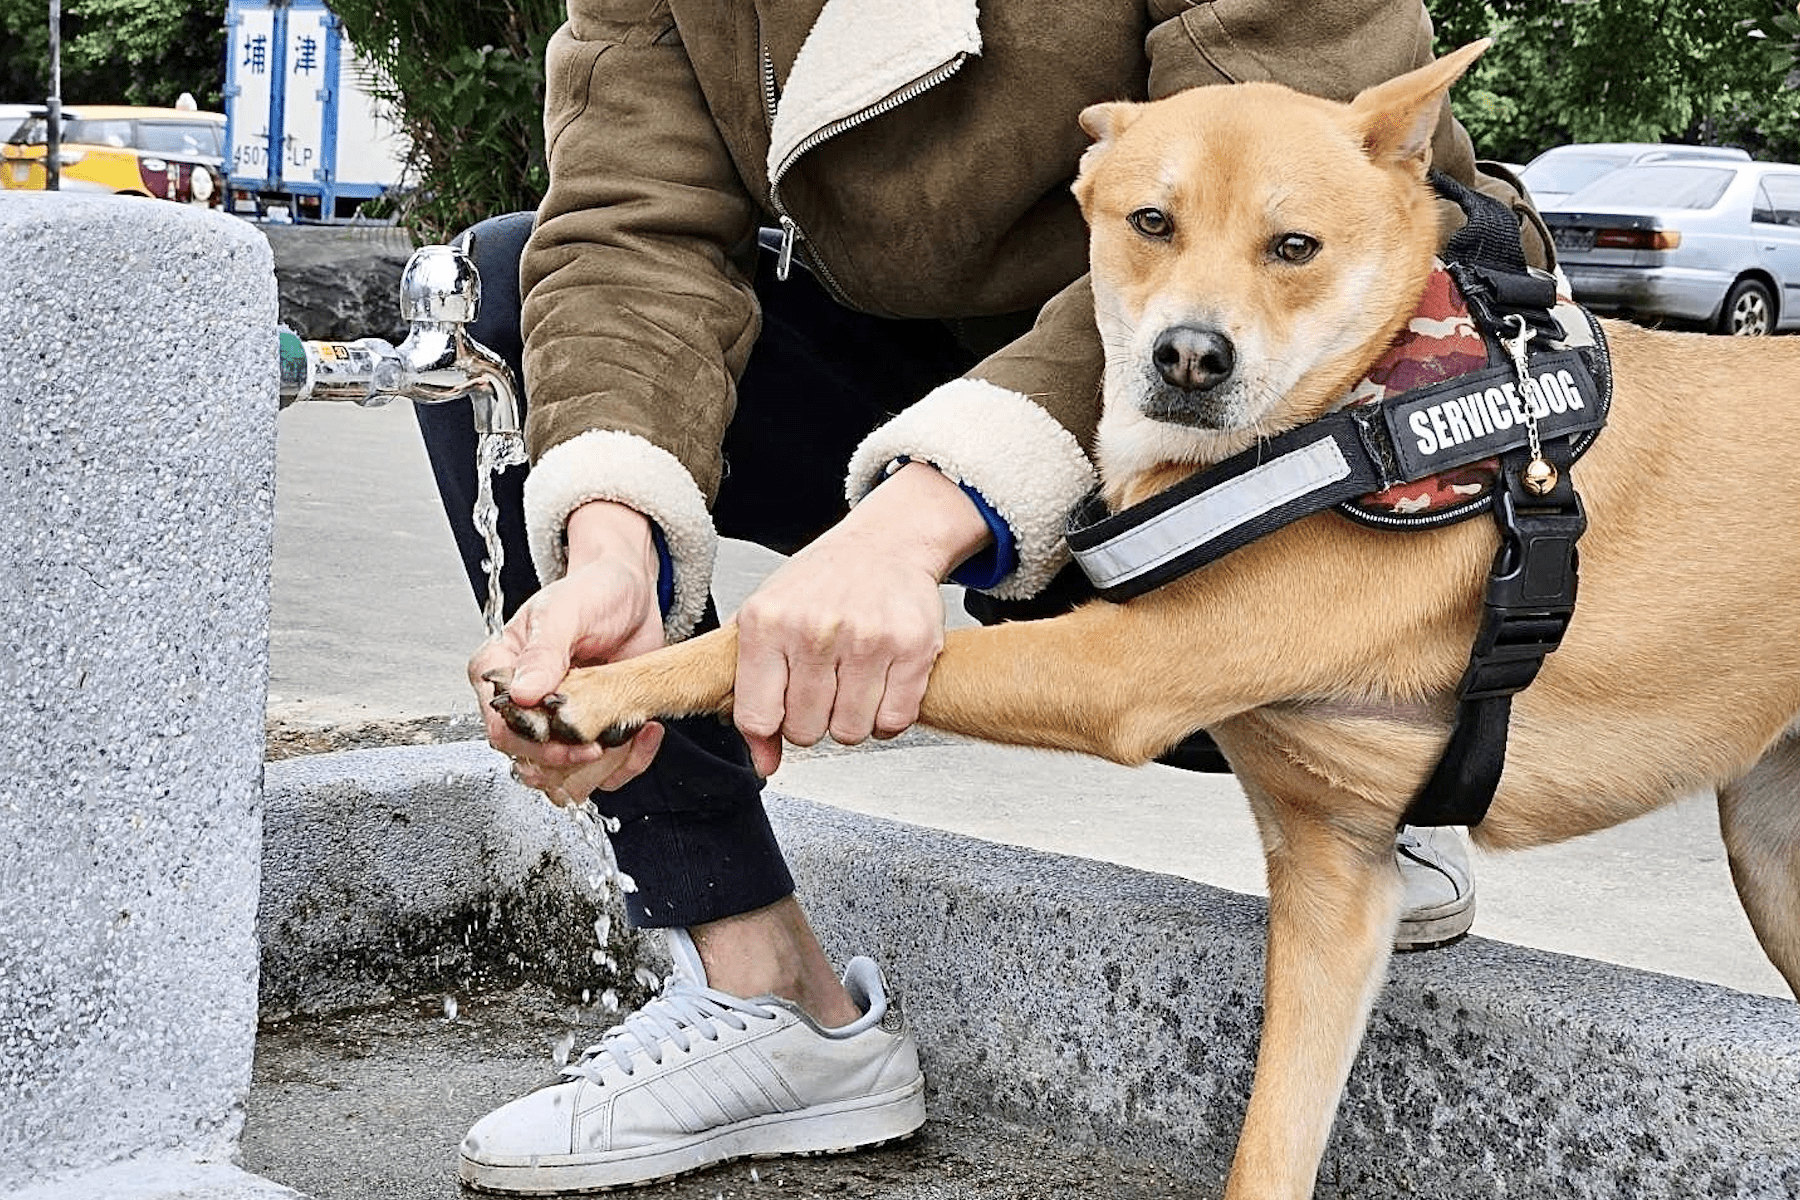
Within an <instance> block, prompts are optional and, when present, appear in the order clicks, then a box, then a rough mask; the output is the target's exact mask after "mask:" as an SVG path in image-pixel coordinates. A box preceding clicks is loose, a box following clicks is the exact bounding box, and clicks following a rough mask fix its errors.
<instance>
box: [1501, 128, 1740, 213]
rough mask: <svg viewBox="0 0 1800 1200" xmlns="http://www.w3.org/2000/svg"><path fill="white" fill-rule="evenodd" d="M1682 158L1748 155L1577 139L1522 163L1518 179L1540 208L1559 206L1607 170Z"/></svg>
mask: <svg viewBox="0 0 1800 1200" xmlns="http://www.w3.org/2000/svg"><path fill="white" fill-rule="evenodd" d="M1683 158H1734V159H1737V160H1738V161H1739V162H1749V161H1750V156H1749V155H1748V154H1746V153H1745V152H1744V151H1742V150H1739V149H1737V148H1736V147H1735V146H1676V145H1670V144H1668V143H1665V142H1580V143H1575V144H1572V145H1568V146H1552V147H1551V148H1550V149H1548V150H1546V151H1544V152H1543V153H1542V154H1540V155H1538V156H1537V157H1536V158H1534V159H1532V160H1531V161H1530V162H1528V163H1526V164H1525V167H1524V169H1523V170H1522V171H1520V172H1519V179H1520V180H1521V181H1522V182H1523V183H1524V184H1525V187H1526V189H1527V190H1529V191H1530V192H1531V200H1532V203H1534V204H1536V205H1537V207H1538V210H1539V211H1540V212H1541V211H1543V210H1544V209H1547V208H1561V207H1562V206H1563V203H1564V202H1565V201H1566V200H1567V199H1568V198H1569V197H1570V196H1572V195H1574V194H1575V193H1576V192H1579V191H1580V190H1581V189H1582V188H1584V187H1586V186H1587V185H1588V184H1590V183H1592V182H1594V180H1596V179H1598V178H1600V177H1601V176H1602V175H1605V174H1606V173H1607V172H1609V171H1616V170H1618V169H1619V168H1620V167H1629V166H1633V165H1635V164H1637V163H1655V162H1669V161H1670V160H1672V159H1683Z"/></svg>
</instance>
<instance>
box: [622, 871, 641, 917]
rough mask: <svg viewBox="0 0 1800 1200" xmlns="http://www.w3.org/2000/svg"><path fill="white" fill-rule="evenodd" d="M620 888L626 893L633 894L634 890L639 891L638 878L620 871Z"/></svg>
mask: <svg viewBox="0 0 1800 1200" xmlns="http://www.w3.org/2000/svg"><path fill="white" fill-rule="evenodd" d="M619 890H620V891H621V892H624V893H625V894H626V895H631V894H632V893H633V892H636V891H637V880H635V879H633V878H632V877H631V876H629V875H627V874H626V873H625V872H623V871H620V872H619ZM646 911H648V910H646Z"/></svg>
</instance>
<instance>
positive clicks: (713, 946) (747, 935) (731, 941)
mask: <svg viewBox="0 0 1800 1200" xmlns="http://www.w3.org/2000/svg"><path fill="white" fill-rule="evenodd" d="M688 932H689V934H690V935H691V936H692V937H693V939H694V948H695V949H696V950H698V951H699V953H700V962H701V964H702V965H703V966H705V968H706V982H707V984H708V986H710V987H713V988H716V989H717V990H719V991H721V992H725V993H726V994H728V995H732V996H742V997H748V996H779V997H781V998H782V999H783V1000H791V1001H793V1002H794V1003H795V1004H798V1005H799V1006H800V1007H801V1008H802V1009H804V1010H805V1011H806V1013H807V1014H808V1015H809V1016H811V1017H812V1018H813V1020H815V1021H817V1022H818V1023H819V1024H820V1025H821V1026H823V1027H825V1028H827V1029H834V1028H836V1027H838V1026H841V1025H847V1024H849V1023H850V1022H852V1021H854V1020H856V1019H857V1018H858V1017H860V1016H861V1015H862V1010H861V1009H859V1008H858V1007H857V1006H856V1002H855V1001H854V1000H852V999H851V998H850V994H849V993H848V992H846V991H845V990H844V985H843V982H842V981H841V980H840V979H839V978H838V976H837V973H836V972H834V971H833V970H832V969H831V963H830V960H828V959H827V958H826V957H825V951H824V950H823V948H821V947H820V945H819V941H818V938H817V937H816V936H814V934H813V931H812V927H811V926H810V925H809V924H808V923H807V921H806V916H805V914H804V913H803V912H801V910H800V905H799V903H798V902H797V901H795V900H794V898H793V897H791V896H790V897H788V898H787V899H785V900H781V901H777V902H776V903H775V904H772V905H769V906H768V907H766V908H759V909H756V910H755V911H754V912H748V913H742V914H740V915H738V916H733V917H726V918H724V919H722V920H718V921H710V922H708V923H706V924H704V925H696V926H694V927H692V928H691V929H690V930H689V931H688Z"/></svg>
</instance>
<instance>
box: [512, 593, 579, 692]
mask: <svg viewBox="0 0 1800 1200" xmlns="http://www.w3.org/2000/svg"><path fill="white" fill-rule="evenodd" d="M579 615H580V614H579V613H578V612H577V611H576V609H575V607H574V606H573V605H567V604H553V603H548V602H541V601H540V599H539V598H537V597H534V598H533V599H532V600H529V601H527V602H526V604H525V606H524V607H523V608H522V609H520V610H519V612H518V614H517V615H516V616H514V618H513V620H514V621H521V622H523V629H522V630H521V633H522V638H521V642H522V645H521V648H520V650H519V656H518V658H517V660H516V661H515V662H514V663H513V669H512V678H511V680H510V681H509V682H508V683H507V691H508V692H510V693H511V695H512V698H513V700H514V701H516V702H517V703H519V704H521V705H524V706H525V707H527V708H530V707H531V706H532V705H535V704H537V703H538V702H539V701H541V700H542V699H543V698H544V697H545V696H548V695H549V694H550V693H551V692H553V691H555V690H556V688H557V686H558V685H559V684H561V683H562V681H563V676H564V675H567V674H568V673H569V660H570V657H571V655H572V654H573V647H574V645H575V642H576V639H577V638H578V637H580V636H581V628H580V625H579Z"/></svg>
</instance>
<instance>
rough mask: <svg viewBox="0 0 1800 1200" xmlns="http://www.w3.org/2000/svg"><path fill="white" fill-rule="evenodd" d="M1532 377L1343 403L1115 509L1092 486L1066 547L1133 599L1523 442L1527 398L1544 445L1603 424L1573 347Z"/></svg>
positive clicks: (1480, 380) (1542, 359)
mask: <svg viewBox="0 0 1800 1200" xmlns="http://www.w3.org/2000/svg"><path fill="white" fill-rule="evenodd" d="M1531 377H1532V387H1531V388H1530V389H1526V388H1522V387H1520V386H1518V384H1517V375H1516V374H1515V371H1514V368H1513V367H1512V366H1510V365H1508V366H1497V367H1488V368H1485V369H1484V370H1481V371H1477V372H1475V373H1473V374H1471V375H1465V376H1461V377H1459V378H1456V379H1451V380H1446V381H1444V382H1442V383H1437V384H1432V385H1430V386H1427V387H1422V388H1416V389H1414V390H1413V391H1410V392H1408V393H1407V394H1406V395H1405V396H1404V397H1402V398H1400V399H1398V400H1395V401H1390V402H1388V403H1386V404H1381V405H1361V406H1356V407H1352V408H1343V409H1339V410H1338V411H1337V412H1334V413H1328V414H1326V415H1325V416H1323V417H1320V418H1318V419H1317V420H1315V421H1311V422H1308V423H1307V424H1305V425H1301V426H1298V427H1296V428H1294V429H1290V430H1289V431H1287V432H1286V433H1283V434H1280V435H1279V436H1277V437H1274V438H1271V439H1269V440H1268V441H1267V442H1262V443H1259V444H1258V445H1256V446H1253V447H1251V448H1250V449H1248V450H1245V451H1243V452H1242V453H1239V454H1234V455H1232V456H1231V457H1230V458H1228V459H1226V460H1225V461H1223V462H1221V463H1218V464H1216V465H1215V466H1212V467H1208V468H1207V469H1206V470H1204V471H1199V472H1196V473H1195V474H1193V475H1190V476H1189V477H1188V478H1186V479H1184V480H1182V481H1181V482H1180V483H1177V484H1175V485H1174V486H1172V487H1170V488H1169V489H1168V490H1166V491H1162V492H1158V493H1157V494H1156V495H1154V496H1151V497H1149V498H1148V499H1145V500H1143V501H1141V502H1139V503H1137V504H1134V505H1132V506H1131V507H1129V508H1125V509H1121V510H1120V511H1119V512H1117V513H1110V514H1109V513H1108V512H1107V509H1106V504H1105V502H1104V501H1103V500H1102V499H1101V498H1100V495H1099V493H1098V492H1096V493H1093V494H1091V495H1089V496H1088V497H1087V498H1086V499H1085V500H1083V501H1082V503H1081V504H1080V506H1079V507H1077V508H1076V510H1075V511H1074V512H1073V513H1071V514H1070V517H1069V524H1068V528H1067V529H1066V530H1065V535H1066V537H1067V540H1068V544H1069V550H1070V552H1071V553H1072V554H1073V555H1074V558H1075V561H1076V563H1077V564H1078V565H1079V566H1080V567H1081V569H1082V570H1083V571H1084V572H1086V573H1087V576H1088V578H1089V579H1090V580H1092V582H1093V584H1094V589H1095V590H1096V591H1097V592H1099V593H1100V595H1101V596H1103V597H1105V598H1106V599H1108V600H1115V601H1117V600H1129V599H1131V598H1132V597H1133V596H1141V595H1143V594H1144V593H1145V592H1149V591H1153V590H1155V589H1156V588H1159V587H1161V586H1162V585H1164V584H1165V583H1169V582H1170V581H1172V580H1175V579H1179V578H1180V577H1181V576H1183V575H1186V574H1187V573H1188V572H1190V571H1196V570H1199V569H1200V568H1201V567H1203V566H1205V565H1207V564H1208V563H1210V562H1213V561H1214V560H1216V559H1219V558H1222V557H1224V556H1225V555H1227V554H1229V553H1231V552H1232V551H1233V550H1236V549H1238V548H1239V547H1241V546H1245V545H1248V544H1249V543H1251V542H1253V541H1255V540H1256V539H1257V538H1259V537H1262V536H1263V535H1264V534H1267V533H1270V532H1272V531H1274V530H1276V529H1279V528H1281V527H1282V526H1283V525H1287V524H1290V523H1292V522H1294V521H1298V520H1299V519H1300V518H1301V517H1304V516H1307V515H1309V514H1311V513H1315V512H1321V511H1323V510H1325V509H1328V508H1335V507H1337V506H1339V505H1341V504H1343V503H1345V502H1346V501H1349V500H1353V499H1355V498H1356V497H1359V496H1366V495H1368V494H1369V493H1370V492H1376V491H1380V490H1382V489H1383V488H1387V487H1392V486H1393V485H1395V484H1398V483H1408V482H1411V481H1413V480H1415V479H1420V478H1423V477H1425V476H1428V475H1431V474H1434V473H1436V472H1441V471H1444V470H1448V469H1450V468H1454V467H1460V466H1465V465H1467V464H1469V463H1474V462H1480V461H1482V460H1484V459H1488V458H1492V457H1493V456H1495V455H1496V454H1499V453H1501V452H1502V451H1503V450H1505V448H1506V447H1507V446H1509V445H1511V444H1512V443H1514V442H1516V441H1517V440H1518V439H1519V436H1520V432H1519V431H1520V430H1521V429H1522V428H1523V426H1524V417H1523V415H1522V414H1523V412H1524V409H1525V406H1535V407H1536V408H1537V409H1540V410H1541V411H1539V413H1538V416H1537V425H1538V431H1539V434H1540V436H1541V437H1542V438H1543V439H1545V442H1546V444H1549V443H1551V442H1553V441H1563V442H1566V441H1567V439H1569V438H1571V437H1575V436H1577V435H1580V434H1584V433H1591V432H1593V431H1595V430H1598V429H1599V428H1600V426H1601V425H1602V423H1603V422H1604V421H1605V419H1606V404H1605V396H1604V393H1602V392H1601V390H1600V388H1599V387H1598V385H1597V384H1596V383H1595V382H1594V380H1593V378H1592V376H1590V375H1589V374H1588V371H1587V368H1586V366H1585V365H1584V364H1583V361H1582V359H1581V356H1580V355H1579V354H1577V353H1576V352H1574V351H1569V350H1562V351H1553V352H1549V353H1540V354H1538V355H1537V356H1536V357H1535V358H1534V359H1533V360H1532V362H1531ZM1533 391H1535V399H1534V398H1533V395H1532V392H1533ZM1552 399H1553V400H1554V403H1553V404H1552V402H1551V401H1552ZM1447 407H1448V408H1454V409H1455V410H1456V412H1457V414H1458V421H1459V422H1461V424H1459V425H1458V426H1455V427H1452V429H1454V430H1455V432H1452V431H1451V430H1450V429H1446V428H1445V426H1444V425H1443V424H1442V410H1444V409H1445V408H1447ZM1465 414H1466V415H1465ZM1440 432H1441V433H1443V434H1444V436H1443V437H1441V438H1440V437H1439V436H1438V434H1439V433H1440Z"/></svg>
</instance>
